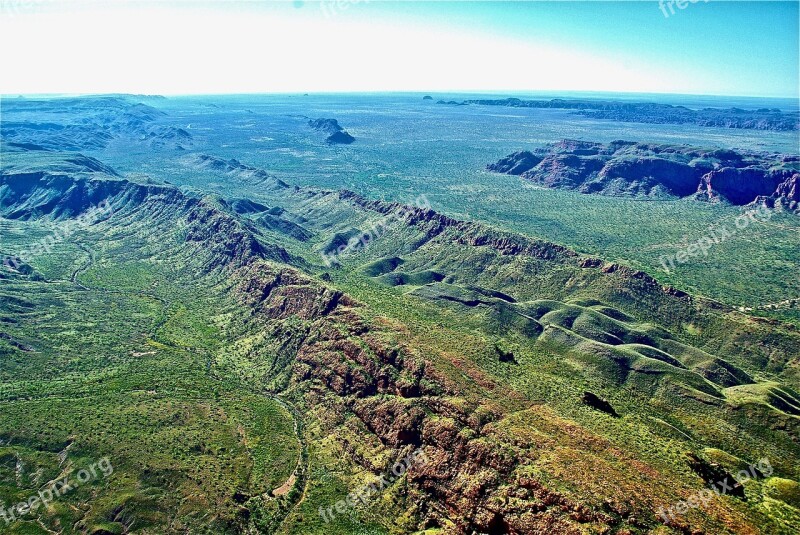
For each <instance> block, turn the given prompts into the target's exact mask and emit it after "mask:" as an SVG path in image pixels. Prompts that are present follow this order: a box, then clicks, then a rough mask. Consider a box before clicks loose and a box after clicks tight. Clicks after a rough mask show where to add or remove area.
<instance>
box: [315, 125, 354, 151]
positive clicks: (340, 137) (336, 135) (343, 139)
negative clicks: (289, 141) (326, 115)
mask: <svg viewBox="0 0 800 535" xmlns="http://www.w3.org/2000/svg"><path fill="white" fill-rule="evenodd" d="M308 126H310V127H311V128H313V129H314V130H319V131H321V132H325V133H326V134H328V137H327V139H326V140H325V141H326V142H327V143H328V144H331V145H336V144H339V145H349V144H350V143H353V142H354V141H355V140H356V138H354V137H353V136H351V135H350V134H349V133H348V132H347V130H345V129H344V128H342V127H341V126H340V125H339V121H337V120H336V119H316V120H310V121H308Z"/></svg>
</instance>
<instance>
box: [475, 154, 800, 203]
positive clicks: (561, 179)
mask: <svg viewBox="0 0 800 535" xmlns="http://www.w3.org/2000/svg"><path fill="white" fill-rule="evenodd" d="M487 170H489V171H493V172H497V173H505V174H511V175H518V176H521V177H522V178H524V179H526V180H530V181H532V182H536V183H537V184H541V185H543V186H547V187H550V188H559V189H573V190H577V191H580V192H581V193H597V194H602V195H614V196H637V197H638V196H648V197H665V196H666V197H688V196H690V195H692V194H694V193H697V192H699V193H704V194H705V196H706V197H707V198H710V199H714V198H723V199H725V200H726V201H728V202H730V203H732V204H736V205H745V204H749V203H752V202H754V201H755V200H756V198H758V197H765V198H770V199H771V200H772V201H771V202H772V203H773V204H776V203H777V204H781V205H783V206H790V205H791V196H792V195H793V193H792V191H793V190H792V187H791V185H785V184H786V183H787V182H788V181H791V180H792V177H793V176H794V175H795V174H797V172H798V170H800V158H798V157H797V156H775V155H758V154H740V153H737V152H735V151H730V150H702V149H694V148H690V147H683V146H672V145H653V144H644V143H631V142H624V141H614V142H612V143H609V144H607V145H604V144H599V143H589V142H584V141H574V140H563V141H561V142H558V143H553V144H551V145H549V146H547V147H546V148H544V149H539V150H536V151H532V152H531V151H521V152H516V153H513V154H511V155H509V156H507V157H505V158H503V159H501V160H500V161H498V162H496V163H494V164H490V165H488V166H487ZM787 196H788V197H787Z"/></svg>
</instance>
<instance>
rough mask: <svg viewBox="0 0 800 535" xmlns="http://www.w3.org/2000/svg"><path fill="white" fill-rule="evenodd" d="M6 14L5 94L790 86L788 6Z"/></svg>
mask: <svg viewBox="0 0 800 535" xmlns="http://www.w3.org/2000/svg"><path fill="white" fill-rule="evenodd" d="M2 3H3V17H2V23H1V24H2V27H0V46H2V47H3V49H4V50H14V53H13V54H11V55H10V56H9V55H6V58H5V59H4V67H3V70H4V76H3V77H2V81H0V84H2V86H0V92H2V93H37V92H44V93H62V92H63V93H82V92H117V91H119V92H148V93H156V92H157V93H165V94H181V93H184V94H185V93H228V92H235V93H248V92H294V91H303V92H309V91H413V90H416V91H456V90H462V91H469V90H475V91H520V92H522V91H533V90H545V91H558V90H573V91H630V92H659V93H660V92H663V93H693V94H723V95H753V96H797V95H798V86H800V80H799V78H798V70H799V69H800V67H799V66H800V44H799V42H798V40H799V37H798V25H799V24H800V13H799V11H798V2H763V1H759V2H740V1H730V0H728V1H725V0H710V1H708V2H705V1H703V0H700V1H699V2H696V3H691V2H689V1H688V0H687V1H685V2H684V3H683V5H684V8H683V9H680V8H679V7H678V5H677V4H674V5H673V7H672V9H670V8H669V7H668V6H667V5H666V4H665V5H664V10H663V11H662V9H661V8H660V7H659V3H658V2H657V1H652V2H639V1H627V2H587V1H584V2H384V1H379V0H370V1H366V2H365V1H364V0H361V1H348V0H333V1H324V2H311V1H300V0H288V1H286V2H265V1H250V2H235V1H228V2H191V1H175V2H136V1H116V2H115V1H109V2H83V1H80V0H78V1H75V0H73V1H69V2H67V1H62V2H59V1H56V2H46V1H42V0H31V1H20V0H12V1H10V2H2ZM664 11H666V12H667V14H668V15H669V16H665V15H664Z"/></svg>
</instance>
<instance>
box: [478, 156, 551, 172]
mask: <svg viewBox="0 0 800 535" xmlns="http://www.w3.org/2000/svg"><path fill="white" fill-rule="evenodd" d="M542 160H543V158H542V157H541V156H537V155H535V154H534V153H532V152H530V151H527V150H523V151H520V152H515V153H514V154H509V155H508V156H506V157H505V158H501V159H500V160H499V161H498V162H497V163H493V164H489V165H487V166H486V170H487V171H492V172H494V173H503V174H506V175H521V174H522V173H525V172H526V171H530V170H531V169H533V168H534V167H535V166H537V165H539V163H541V161H542Z"/></svg>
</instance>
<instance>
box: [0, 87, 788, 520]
mask: <svg viewBox="0 0 800 535" xmlns="http://www.w3.org/2000/svg"><path fill="white" fill-rule="evenodd" d="M211 98H212V97H202V98H201V97H196V98H188V97H186V98H184V99H180V98H179V99H157V98H154V97H148V98H146V99H139V98H137V97H133V96H120V97H114V98H113V99H106V98H84V99H76V101H75V102H73V101H68V102H67V101H61V102H60V103H59V105H58V106H55V105H53V104H51V103H49V102H45V103H42V102H39V103H36V102H34V101H31V102H23V101H20V102H16V103H15V104H14V106H12V107H11V109H12V111H11V112H9V111H8V108H5V109H4V113H8V114H14V113H16V114H19V115H18V121H17V122H18V123H20V124H19V125H16V126H14V128H13V130H8V131H7V130H5V128H6V126H5V125H4V126H3V128H4V130H3V144H2V149H3V150H2V156H3V162H2V172H1V173H0V216H2V219H0V254H3V255H7V256H8V257H9V258H13V259H14V262H13V263H8V262H7V263H5V265H4V266H3V267H0V330H1V331H2V333H3V335H4V336H2V337H0V414H1V415H2V419H0V439H2V442H1V443H0V459H2V463H0V502H2V503H4V504H13V503H18V502H20V501H22V500H25V499H26V498H27V496H29V495H31V494H32V493H33V494H35V492H36V489H37V488H39V487H40V486H41V485H42V483H43V482H45V481H48V480H50V479H53V478H56V477H58V476H60V475H62V474H65V473H70V471H72V470H75V469H77V468H78V467H80V466H84V465H85V464H88V462H90V461H91V460H93V459H99V458H102V457H106V456H107V457H108V458H109V459H111V461H112V462H113V463H114V467H115V471H114V474H113V475H112V476H110V477H108V478H107V479H103V480H100V481H95V482H93V483H91V484H89V485H87V486H85V487H81V488H80V489H79V490H78V491H76V492H75V493H73V494H70V495H68V496H66V497H64V498H63V499H62V500H60V501H59V502H57V503H53V504H51V506H50V507H48V508H46V509H45V510H43V511H40V512H39V514H37V515H32V514H31V515H27V516H25V515H23V516H21V518H20V519H19V520H18V521H16V522H14V523H11V524H9V525H7V526H3V527H4V528H6V529H8V530H10V531H9V532H10V533H52V532H56V533H93V534H105V533H153V534H160V533H185V532H190V533H320V534H329V533H365V532H368V533H425V534H427V535H433V534H439V533H441V534H455V533H473V532H475V533H542V532H548V533H575V534H578V533H611V532H614V533H648V532H650V533H693V532H707V533H765V534H766V533H770V534H772V533H787V534H788V533H794V532H796V530H797V529H800V502H799V501H798V495H800V483H798V481H800V471H798V467H800V444H798V436H799V435H798V431H800V425H798V424H799V423H800V393H798V390H800V352H799V350H798V348H800V330H798V325H799V323H798V322H799V321H800V316H798V315H797V314H798V312H797V309H796V307H795V306H793V305H792V303H796V297H797V295H798V292H800V286H799V285H800V282H798V280H797V277H796V275H797V258H796V253H797V246H798V245H799V244H798V232H797V229H798V228H799V227H798V225H800V220H798V218H797V215H796V214H794V213H792V210H791V209H790V205H789V204H788V203H786V204H783V203H775V204H774V205H773V206H772V207H771V209H773V210H775V214H774V215H773V216H772V217H771V218H770V219H769V221H768V222H767V223H764V224H763V225H760V226H753V227H752V228H750V229H748V230H747V232H744V233H742V235H741V236H739V237H737V238H736V239H732V240H730V241H729V242H726V243H724V244H721V245H719V246H718V248H716V249H715V250H714V251H713V253H712V254H711V255H710V256H709V257H708V258H704V259H701V260H698V262H697V263H693V264H687V265H686V267H685V269H679V270H676V271H675V272H672V273H663V272H660V271H659V270H658V269H657V267H658V262H657V258H658V255H659V254H664V251H669V250H671V249H670V248H669V247H670V246H671V245H670V244H675V247H678V246H679V244H680V242H681V233H684V234H689V235H690V236H693V235H694V234H692V233H693V232H696V230H695V229H697V228H700V229H704V228H705V227H707V226H708V225H710V224H713V223H714V222H717V221H720V220H723V221H724V220H726V219H729V218H730V219H732V218H735V217H737V216H738V215H740V214H741V213H742V210H743V208H742V207H741V206H738V205H737V203H733V202H713V203H712V202H698V201H697V200H695V199H682V198H669V199H666V200H658V201H642V200H640V199H635V198H618V197H615V196H613V195H605V196H603V195H584V194H581V193H577V192H574V191H562V190H558V189H545V188H535V189H534V188H531V187H528V186H527V185H526V184H525V182H524V181H523V180H522V179H520V177H518V176H511V175H501V174H497V173H489V172H486V171H484V170H483V166H485V165H486V164H487V163H489V162H493V161H497V160H498V159H499V158H501V157H503V156H504V155H505V154H509V153H510V152H512V151H513V150H519V149H522V148H524V147H530V146H531V145H537V144H539V143H538V141H537V140H535V139H532V136H534V134H532V133H531V132H533V131H534V130H533V128H532V124H531V123H532V122H533V121H534V120H535V121H544V124H538V126H537V128H536V130H535V131H536V134H535V136H541V138H545V137H550V136H553V134H554V133H555V132H554V131H553V130H549V129H556V128H557V127H556V126H555V125H556V124H557V123H558V122H559V121H562V119H563V117H562V116H561V115H558V120H555V119H553V122H552V123H547V122H546V121H547V117H549V116H548V115H547V114H548V113H550V111H551V110H545V111H544V112H543V113H544V115H523V116H521V117H517V118H512V119H509V117H508V116H506V115H504V116H502V117H501V118H498V119H497V120H496V122H493V120H492V119H490V118H489V116H488V115H487V114H486V112H485V111H475V110H486V109H491V107H478V106H465V107H452V108H451V107H446V106H437V105H436V104H434V103H432V102H430V100H427V101H423V99H422V98H421V96H418V95H413V99H414V103H413V104H411V98H412V97H411V96H403V95H400V96H397V95H394V96H390V97H387V96H383V97H372V98H373V99H375V98H382V99H386V100H384V101H383V102H384V104H385V103H386V102H387V101H394V102H395V104H394V106H396V107H395V108H394V111H395V113H394V115H392V117H391V127H390V128H388V127H386V123H387V120H386V118H385V117H384V118H376V117H374V116H371V115H370V114H369V113H367V112H366V111H365V110H366V108H367V106H366V105H364V106H365V107H364V108H363V109H362V108H358V106H360V105H361V104H357V105H353V102H354V101H358V100H359V99H355V98H353V97H341V98H343V99H345V100H343V101H337V100H336V99H335V98H334V97H326V96H321V97H302V96H296V97H294V96H292V97H289V96H286V97H274V98H267V97H261V98H258V97H220V98H219V99H218V100H217V101H216V103H215V104H216V106H217V107H210V106H209V105H208V104H209V102H210V101H209V99H211ZM306 98H307V99H309V100H307V101H303V100H302V99H306ZM348 98H349V99H351V100H347V99H348ZM364 98H365V99H367V102H368V104H369V97H364ZM437 98H438V97H437ZM23 100H25V99H23ZM431 100H433V99H431ZM297 102H301V103H297ZM373 102H374V101H373ZM398 102H399V103H398ZM3 105H4V106H5V100H4V102H3ZM15 107H16V108H17V109H16V111H15V110H14V108H15ZM54 110H56V111H54ZM87 110H89V111H87ZM276 110H278V111H276ZM298 110H303V111H304V113H305V115H304V116H308V117H336V118H337V120H338V121H340V122H341V124H343V125H346V126H347V131H349V132H350V133H351V134H352V136H354V137H355V138H356V140H357V141H356V142H355V143H352V144H344V145H341V144H337V143H335V142H328V141H327V140H326V139H325V138H324V136H321V135H320V134H319V133H318V132H315V131H314V130H313V129H312V128H310V127H309V124H308V121H307V119H300V118H298V117H297V115H300V113H299V111H298ZM433 110H436V111H433ZM515 112H516V110H515ZM520 113H535V114H538V113H540V110H533V111H529V110H526V111H524V112H520ZM475 114H477V115H475ZM82 117H99V118H100V119H96V120H94V119H93V120H92V121H84V123H85V129H78V128H72V127H70V126H69V125H71V124H73V123H75V122H78V119H79V118H82ZM554 117H555V116H554ZM414 118H424V123H423V122H420V121H416V120H415V119H414ZM575 120H576V121H578V122H577V123H575V129H576V130H577V131H580V129H582V128H583V129H585V131H590V130H591V131H592V132H593V134H594V135H593V136H592V138H591V139H594V140H600V142H602V143H608V142H610V141H612V140H613V139H618V138H617V137H616V135H618V134H620V133H626V134H629V135H631V134H635V139H632V141H639V140H642V139H643V138H645V137H647V140H646V141H647V142H652V143H656V142H664V141H665V139H667V138H671V137H672V136H673V135H674V133H672V132H669V131H667V130H665V129H663V127H662V129H661V130H658V131H656V130H650V128H653V126H652V125H645V126H642V127H641V129H639V127H637V128H636V129H635V130H628V131H626V132H620V131H619V128H622V127H613V128H612V127H607V128H608V130H603V129H602V128H600V129H594V125H595V123H592V122H583V121H590V119H586V118H579V119H575ZM334 122H336V121H334ZM31 124H37V125H42V124H54V125H59V124H60V126H49V127H47V128H38V127H37V128H34V127H32V126H31ZM212 124H214V125H224V126H215V127H213V128H212V127H211V125H212ZM338 124H339V123H338V122H336V125H337V126H338ZM423 124H427V125H433V126H427V127H424V128H426V129H427V130H425V129H424V128H423ZM509 124H510V125H511V126H509ZM562 124H563V123H562ZM457 125H461V126H462V127H463V128H461V129H459V128H458V127H457ZM339 128H341V127H339ZM560 128H562V129H563V128H564V127H563V126H562V127H560ZM625 128H627V127H625ZM698 128H700V127H698ZM702 128H706V129H708V128H709V127H702ZM729 130H731V131H733V132H732V133H730V134H729V133H727V131H726V133H725V134H721V133H717V134H716V135H719V136H723V135H724V136H730V137H720V138H718V139H721V140H724V142H720V144H722V145H724V146H725V148H726V149H735V148H741V146H744V145H747V140H748V139H749V138H747V137H746V136H748V135H750V134H749V133H747V132H744V131H743V130H745V129H734V128H731V129H729ZM32 132H34V133H32ZM181 132H183V133H185V134H186V135H184V134H183V133H181ZM239 132H241V133H239ZM336 132H339V130H337V131H336ZM378 132H379V133H378ZM454 132H456V133H461V134H462V135H463V132H468V133H469V136H465V137H458V136H457V135H456V134H455V133H454ZM653 132H658V133H657V134H653ZM500 134H503V135H504V136H506V137H503V138H494V137H493V136H495V135H498V136H499V135H500ZM332 135H333V134H332ZM348 135H350V134H348ZM612 135H614V136H615V137H613V138H611V139H608V140H607V141H606V140H605V139H606V138H609V137H610V136H612ZM701 135H702V134H701V133H699V130H698V131H687V133H686V134H685V136H684V137H683V139H686V143H687V144H690V143H691V142H692V141H693V140H694V139H696V138H699V137H700V136H701ZM793 135H794V134H792V133H788V134H787V133H786V132H769V133H768V136H767V137H763V138H760V139H762V140H766V141H762V142H763V143H766V144H768V145H769V151H773V152H778V151H782V150H783V149H785V148H786V147H787V146H790V145H791V143H792V140H793V139H794V138H793V137H791V136H793ZM448 136H451V137H450V138H448ZM470 136H474V137H470ZM694 136H696V138H695V137H694ZM770 136H772V137H770ZM564 137H565V136H558V137H555V136H554V137H552V139H549V140H548V141H547V143H554V142H556V141H557V140H559V139H564ZM570 137H572V136H570ZM267 138H269V139H267ZM478 138H481V139H483V138H486V139H490V141H488V142H486V143H485V144H482V145H481V146H480V147H477V146H476V145H477V141H476V140H477V139H478ZM512 138H513V139H512ZM541 141H544V140H543V139H542V140H541ZM586 142H587V143H588V140H587V141H586ZM643 142H644V141H643ZM547 143H544V142H542V143H541V145H542V148H544V147H545V146H546V145H547ZM702 145H703V146H706V145H705V144H702ZM423 146H424V147H428V148H427V149H422V148H421V147H423ZM592 146H593V147H594V146H595V145H592ZM414 149H418V150H414ZM682 150H683V149H682ZM686 150H688V149H686ZM720 150H721V149H720ZM467 154H468V155H469V156H466V155H467ZM490 156H491V157H490ZM792 161H794V160H792ZM478 162H481V163H478ZM534 165H538V163H536V164H534ZM532 167H533V166H531V168H532ZM434 169H436V170H437V171H435V172H434ZM526 171H527V170H526ZM515 174H519V173H515ZM694 178H695V177H692V180H694ZM693 183H694V186H693V190H696V186H697V182H693ZM648 191H649V190H648ZM419 195H424V196H425V197H426V198H428V199H430V201H431V202H430V207H423V206H417V207H405V206H403V205H402V204H400V202H407V201H408V199H413V198H416V197H418V196H419ZM681 196H683V195H681ZM795 201H796V199H795ZM747 202H749V201H747ZM104 203H105V204H107V205H108V206H109V207H110V210H109V213H108V214H107V216H105V217H102V218H100V219H99V220H94V221H92V222H91V223H89V224H84V225H77V226H75V227H74V228H73V230H72V231H71V233H70V234H69V235H68V236H67V237H66V239H62V240H55V241H51V242H47V243H48V244H49V245H47V246H46V247H36V246H35V245H36V244H37V243H39V242H41V240H43V239H45V238H47V237H48V236H52V235H53V233H54V230H56V229H58V228H59V226H63V225H64V224H65V223H67V222H69V221H74V220H76V219H77V218H78V217H80V215H81V214H85V213H86V212H87V211H89V210H91V209H92V208H93V207H96V206H99V205H103V204H104ZM742 204H745V203H742ZM386 218H395V219H396V220H397V221H398V224H392V225H386V224H385V223H383V222H384V221H385V220H386ZM377 227H380V228H383V229H384V231H382V232H381V233H378V234H373V236H374V238H373V239H370V240H369V241H368V242H365V243H362V244H361V245H359V246H357V247H353V248H352V250H351V251H350V252H349V253H348V254H346V255H340V256H339V257H338V260H339V262H338V263H333V264H331V265H327V264H326V263H325V262H324V258H325V257H324V255H325V254H330V252H331V251H333V250H335V249H336V248H338V247H339V246H340V245H341V244H343V243H344V244H346V243H348V242H349V241H350V240H352V239H354V238H355V239H357V237H359V236H364V234H365V233H367V231H368V229H370V228H377ZM634 228H636V229H637V230H638V232H637V233H636V234H635V235H634V234H633V232H632V229H634ZM743 251H746V252H747V255H744V254H743ZM793 300H794V301H793ZM774 303H781V306H780V307H774V308H773V307H769V308H766V307H765V308H761V309H758V310H756V309H757V308H758V306H760V305H768V304H774ZM783 303H787V304H786V306H784V305H783ZM744 305H748V306H750V307H751V308H752V309H753V310H750V311H747V312H744V311H742V310H741V309H740V308H739V307H740V306H744ZM756 314H757V315H756ZM53 415H58V417H57V418H56V417H53ZM418 450H422V451H424V452H425V457H426V458H427V459H428V460H427V462H425V463H421V464H414V465H413V466H411V467H410V468H409V470H408V471H407V472H405V473H404V474H403V475H402V477H399V478H398V479H397V480H396V481H394V482H393V483H392V485H390V486H389V487H388V488H386V489H384V490H383V491H382V492H381V493H379V494H378V495H377V496H376V497H375V498H373V499H372V500H371V501H368V502H367V503H365V504H356V505H354V506H352V507H348V508H347V509H346V510H345V511H344V512H342V513H340V514H337V515H336V516H335V517H333V518H332V519H329V518H327V517H323V516H322V515H321V514H320V513H319V510H320V509H327V508H329V507H331V506H333V505H334V504H336V503H337V502H339V501H340V500H343V499H346V498H347V496H348V494H349V493H350V492H353V491H354V490H355V489H358V488H360V487H361V486H363V485H364V484H367V483H369V482H370V481H371V480H372V479H373V478H375V477H377V476H379V475H381V474H387V473H389V471H390V470H391V467H392V466H393V465H394V463H395V462H397V461H398V460H399V459H403V458H406V457H407V456H408V455H410V454H412V453H413V452H414V451H418ZM298 459H299V461H298ZM764 460H766V463H767V464H768V465H769V470H767V469H766V468H765V466H766V465H765V464H764V462H763V461H764ZM759 463H761V464H759ZM753 465H758V466H761V468H762V470H761V471H760V472H759V474H758V475H754V476H753V477H751V478H749V479H748V480H747V481H744V482H743V484H742V488H741V489H740V490H739V491H738V495H734V494H731V495H720V496H714V497H713V498H712V499H710V500H709V501H708V502H707V503H704V504H703V505H702V507H697V508H688V509H687V510H686V511H683V512H681V513H680V514H677V515H673V516H670V517H668V518H666V517H664V516H663V515H662V514H660V513H659V511H663V510H669V509H674V508H675V504H677V503H680V502H682V501H683V500H688V499H690V498H691V496H693V495H694V494H695V493H697V492H698V491H700V490H701V489H703V488H705V487H706V486H707V484H708V483H709V481H706V479H707V478H708V477H709V476H708V474H709V473H710V474H716V475H714V476H713V477H712V479H713V478H714V477H719V475H720V474H723V475H730V476H731V477H733V475H735V474H738V473H739V472H740V471H741V470H743V469H746V468H747V467H749V466H753ZM711 483H714V481H711ZM0 521H1V520H0Z"/></svg>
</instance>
